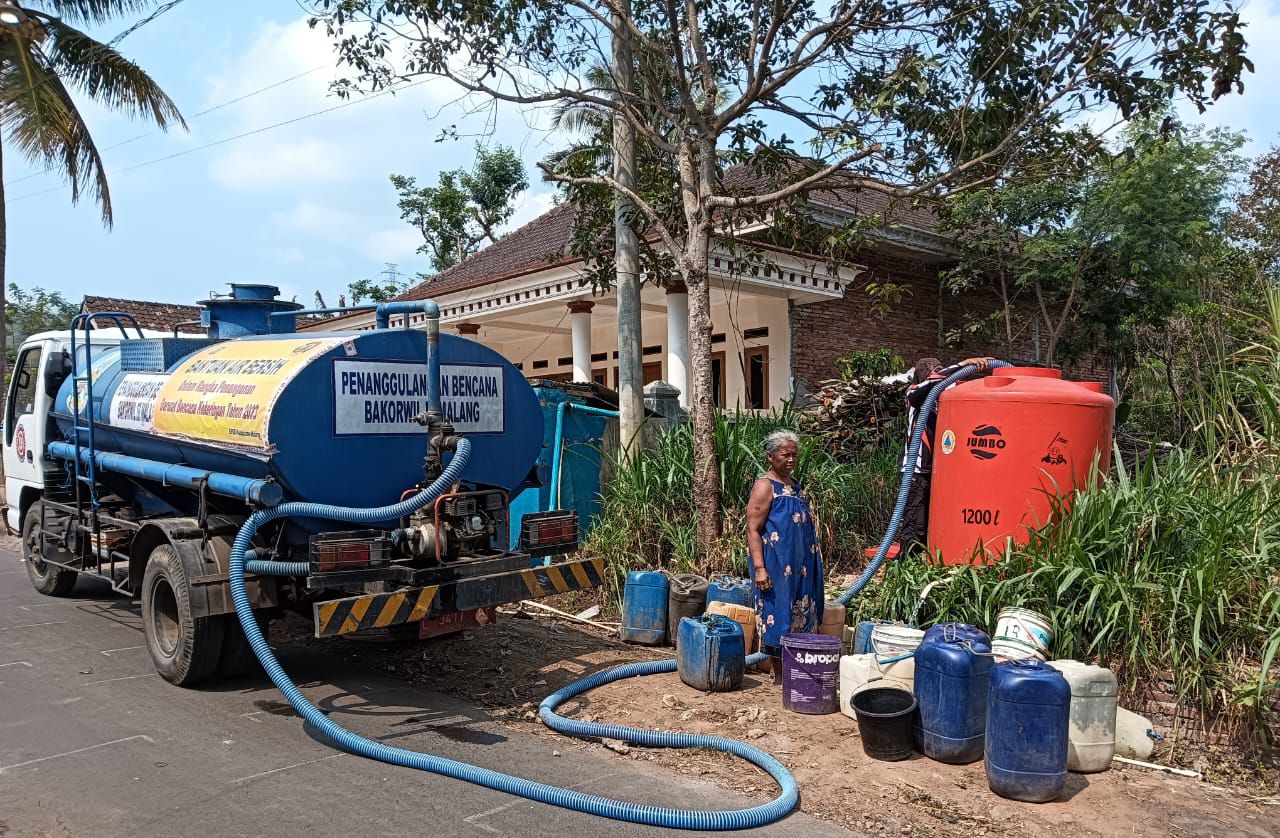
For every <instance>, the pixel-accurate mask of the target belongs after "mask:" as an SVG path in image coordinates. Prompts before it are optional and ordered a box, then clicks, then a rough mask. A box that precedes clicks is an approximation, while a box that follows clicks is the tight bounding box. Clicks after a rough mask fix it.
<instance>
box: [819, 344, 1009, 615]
mask: <svg viewBox="0 0 1280 838" xmlns="http://www.w3.org/2000/svg"><path fill="white" fill-rule="evenodd" d="M1008 366H1012V365H1011V364H1009V363H1008V362H1007V361H991V362H990V363H989V364H988V367H989V368H990V369H996V368H998V367H1008ZM977 374H978V367H977V366H976V365H974V364H966V365H965V366H963V367H961V368H960V369H958V370H956V371H955V372H953V373H951V375H949V376H947V377H946V378H944V379H943V380H942V381H941V382H940V383H939V384H937V385H935V386H934V388H933V389H932V390H930V391H929V395H928V396H926V397H925V400H924V404H922V405H920V410H919V412H918V413H917V414H916V422H915V426H914V427H913V428H912V429H911V439H910V440H909V441H908V443H907V454H906V457H905V458H904V459H903V463H905V464H906V465H905V466H904V468H903V472H902V485H901V486H900V487H899V488H898V502H897V503H895V504H894V506H893V514H892V515H890V516H889V526H888V527H887V528H886V529H885V531H884V538H882V539H880V547H879V549H877V550H876V555H875V557H874V558H872V559H871V563H870V564H868V565H867V569H866V570H864V571H862V575H861V576H859V577H858V578H857V579H856V580H854V583H853V584H852V585H850V586H849V589H848V590H847V591H845V592H844V593H842V594H841V595H840V597H839V598H838V599H837V600H836V602H839V603H840V604H841V605H848V604H849V603H850V602H852V601H853V598H854V597H856V596H857V595H858V594H859V593H861V592H862V589H863V588H865V587H866V586H867V583H868V582H870V581H871V577H872V576H875V575H876V571H877V570H879V569H880V565H881V564H883V563H884V557H885V556H887V555H888V554H889V548H890V547H891V546H892V545H893V539H894V538H896V537H897V535H898V528H899V527H901V526H902V515H903V513H904V512H905V511H906V509H907V494H908V493H909V492H910V491H911V479H912V478H913V477H915V469H914V468H913V467H912V465H911V464H912V463H914V462H915V461H916V457H917V456H918V455H919V453H920V445H921V440H922V438H923V436H924V429H925V427H926V426H927V425H928V424H929V417H930V416H932V415H933V412H934V411H935V410H937V409H938V399H939V398H940V397H941V396H942V393H943V391H944V390H946V389H947V388H948V387H950V386H951V385H952V384H955V383H956V382H958V381H965V380H967V379H970V378H973V377H974V376H975V375H977ZM903 547H906V545H903Z"/></svg>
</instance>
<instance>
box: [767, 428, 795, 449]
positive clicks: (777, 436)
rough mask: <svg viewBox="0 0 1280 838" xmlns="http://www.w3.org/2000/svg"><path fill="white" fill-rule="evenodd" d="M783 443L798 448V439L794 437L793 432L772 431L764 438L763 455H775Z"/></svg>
mask: <svg viewBox="0 0 1280 838" xmlns="http://www.w3.org/2000/svg"><path fill="white" fill-rule="evenodd" d="M784 442H791V443H794V444H795V446H796V447H797V448H799V447H800V437H798V436H796V435H795V432H794V431H786V430H783V431H774V432H773V433H771V434H769V435H768V436H767V437H765V438H764V453H766V454H777V453H778V449H779V448H781V447H782V443H784Z"/></svg>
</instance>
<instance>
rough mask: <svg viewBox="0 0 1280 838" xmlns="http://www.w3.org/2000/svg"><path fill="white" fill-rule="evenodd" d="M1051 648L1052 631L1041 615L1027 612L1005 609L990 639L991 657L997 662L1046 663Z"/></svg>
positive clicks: (1026, 610)
mask: <svg viewBox="0 0 1280 838" xmlns="http://www.w3.org/2000/svg"><path fill="white" fill-rule="evenodd" d="M1052 647H1053V627H1052V626H1050V624H1049V620H1048V618H1047V617H1045V616H1044V615H1043V614H1040V613H1037V612H1035V611H1032V610H1031V609H1029V608H1006V609H1004V610H1003V611H1001V612H1000V613H999V615H997V617H996V631H995V634H993V635H992V636H991V654H993V655H995V656H996V657H997V658H1008V659H1010V660H1025V659H1027V658H1037V659H1039V660H1042V661H1047V660H1048V659H1049V650H1050V649H1051V648H1052Z"/></svg>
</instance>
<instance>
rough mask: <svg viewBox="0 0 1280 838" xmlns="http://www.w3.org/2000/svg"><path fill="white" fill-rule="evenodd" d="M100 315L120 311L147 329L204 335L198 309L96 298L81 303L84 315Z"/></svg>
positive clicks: (170, 304) (81, 311)
mask: <svg viewBox="0 0 1280 838" xmlns="http://www.w3.org/2000/svg"><path fill="white" fill-rule="evenodd" d="M97 311H121V312H124V313H125V314H131V315H133V319H134V320H137V321H138V325H139V326H141V327H142V328H144V329H154V330H156V331H162V332H172V331H173V330H174V328H175V327H176V328H177V329H178V331H179V332H180V333H190V334H201V335H202V334H204V331H205V330H204V327H203V326H201V325H200V311H201V309H200V307H199V306H187V305H178V304H176V303H157V302H153V301H151V300H126V299H123V298H121V297H97V296H86V297H85V298H84V300H83V301H82V302H81V303H80V313H81V314H88V313H91V312H97Z"/></svg>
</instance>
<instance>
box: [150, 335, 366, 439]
mask: <svg viewBox="0 0 1280 838" xmlns="http://www.w3.org/2000/svg"><path fill="white" fill-rule="evenodd" d="M341 343H342V339H341V338H325V339H322V340H306V339H303V338H286V339H281V340H243V341H235V340H233V341H227V342H226V343H219V344H215V345H214V346H211V347H209V348H208V349H203V350H201V351H199V352H197V353H196V354H194V355H192V356H191V357H190V358H187V359H186V360H185V361H183V362H182V363H181V364H180V365H179V366H178V368H177V369H176V370H174V371H173V373H172V374H171V375H170V376H169V380H168V381H167V382H165V385H164V387H163V388H162V389H161V391H160V394H159V396H158V397H157V399H156V406H155V411H154V420H153V423H152V430H153V431H154V432H155V433H159V434H165V435H170V436H180V437H184V438H187V439H198V440H203V441H205V442H212V443H217V444H224V445H236V446H240V447H248V448H257V449H261V450H264V451H265V450H267V449H268V448H270V444H271V443H270V441H269V440H268V439H267V424H268V422H270V420H271V407H272V405H274V404H275V401H276V398H277V396H279V394H280V391H281V390H283V389H284V388H285V386H286V385H287V384H288V383H289V382H290V381H292V380H293V377H294V376H295V375H297V374H298V373H299V372H300V371H301V370H302V369H303V367H305V366H306V365H307V364H308V363H309V362H310V361H311V360H312V359H314V358H317V357H319V356H320V355H323V354H324V353H325V352H328V351H329V350H330V349H332V348H333V347H335V346H338V345H340V344H341Z"/></svg>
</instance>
